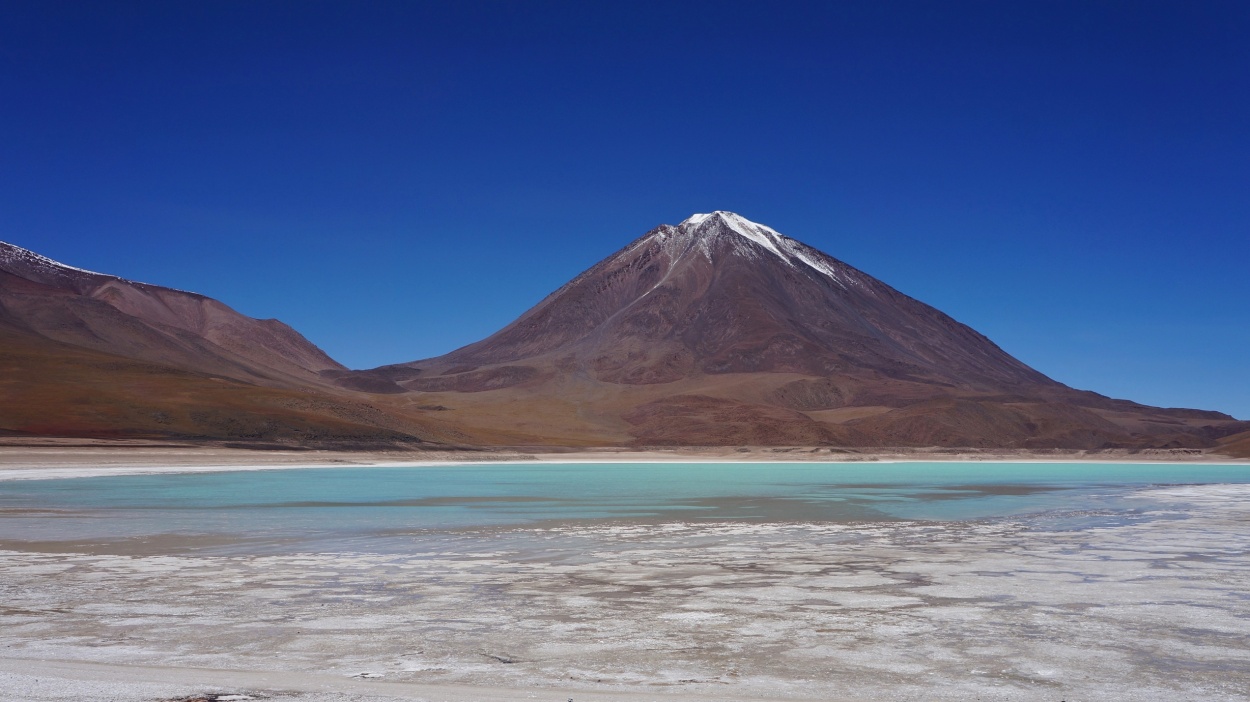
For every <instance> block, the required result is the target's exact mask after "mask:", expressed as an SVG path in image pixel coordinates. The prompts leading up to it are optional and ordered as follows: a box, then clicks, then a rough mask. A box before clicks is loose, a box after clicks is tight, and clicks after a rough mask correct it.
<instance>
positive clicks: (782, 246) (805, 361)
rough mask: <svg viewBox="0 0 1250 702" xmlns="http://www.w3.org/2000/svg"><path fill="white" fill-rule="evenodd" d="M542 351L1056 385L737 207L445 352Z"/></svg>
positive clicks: (512, 355) (583, 357)
mask: <svg viewBox="0 0 1250 702" xmlns="http://www.w3.org/2000/svg"><path fill="white" fill-rule="evenodd" d="M540 358H546V359H548V360H550V361H551V362H553V363H556V364H558V365H559V366H560V367H562V368H564V369H576V371H577V372H580V373H584V374H586V375H588V376H589V377H592V378H594V379H596V380H599V381H603V382H609V383H624V384H650V383H670V382H674V381H676V380H679V379H681V378H688V377H692V376H695V375H700V374H705V375H719V374H726V373H749V372H770V373H800V374H804V375H814V376H822V377H823V376H831V375H835V374H836V375H840V376H843V377H846V378H851V377H854V378H863V379H870V378H872V379H875V378H894V379H899V380H907V381H914V382H919V383H926V384H930V383H936V384H942V385H949V386H955V387H962V388H969V389H980V390H984V391H994V392H1002V391H1008V390H1009V391H1012V392H1015V391H1017V389H1018V388H1020V387H1028V386H1052V385H1055V383H1053V382H1052V381H1050V380H1049V379H1047V378H1046V377H1045V376H1043V375H1041V374H1039V373H1037V372H1035V371H1033V370H1031V369H1029V368H1028V367H1027V366H1025V365H1024V364H1022V363H1020V362H1019V361H1017V360H1015V359H1014V358H1012V357H1011V356H1009V355H1007V354H1006V353H1004V352H1003V351H1002V350H1001V349H999V348H998V347H997V346H995V345H994V344H993V343H991V342H990V341H989V340H988V339H986V338H985V337H984V336H981V335H980V334H978V333H976V332H975V331H973V330H972V329H970V328H968V327H966V326H964V325H962V324H959V323H958V322H956V321H955V320H953V319H951V318H950V317H948V316H946V315H944V314H942V313H941V312H939V311H937V310H935V309H933V308H932V307H929V306H928V305H925V304H923V303H920V302H918V301H916V300H913V299H912V298H910V297H907V296H906V295H903V294H902V293H900V292H898V291H897V290H894V289H893V288H891V287H890V286H888V285H886V284H884V283H882V282H881V281H879V280H877V279H876V278H873V277H872V276H870V275H867V274H866V273H863V272H861V271H858V270H856V269H854V268H852V267H851V266H848V265H847V264H845V263H843V262H841V261H839V260H837V259H835V258H832V257H830V256H828V255H826V254H824V253H822V252H820V251H818V250H816V249H814V248H812V247H810V246H807V245H806V244H803V243H800V242H798V241H796V240H794V239H791V238H789V237H787V236H784V235H782V234H779V233H778V232H777V231H775V230H773V229H771V228H770V227H766V226H764V225H761V224H756V223H755V222H752V221H750V220H748V219H746V218H744V217H741V216H739V215H736V214H733V213H731V212H713V213H711V214H696V215H693V216H691V217H690V218H688V219H686V220H685V221H684V222H682V223H681V224H679V225H677V226H675V227H674V226H669V225H662V226H660V227H657V228H656V229H653V230H652V231H650V232H648V233H647V234H645V235H643V236H642V237H641V238H639V239H637V240H635V241H634V242H633V243H631V244H630V245H629V246H626V247H625V248H624V249H622V250H621V251H619V252H617V253H616V254H614V255H612V256H609V257H608V258H607V259H605V260H603V261H602V262H600V263H599V264H598V265H596V266H594V267H593V268H591V269H590V270H588V271H586V272H585V273H583V274H581V275H579V276H577V277H576V278H574V279H573V280H572V281H571V282H569V283H568V284H567V285H565V286H564V287H562V288H560V289H559V290H557V291H556V292H554V293H552V294H551V295H550V296H548V297H547V298H546V299H545V300H543V301H542V302H540V303H539V304H538V305H536V306H535V307H534V308H533V309H531V310H529V311H528V312H526V313H525V314H523V315H522V316H521V317H520V318H519V319H518V320H516V321H515V322H514V323H512V324H510V325H509V326H507V327H506V328H504V329H503V330H501V331H500V332H499V333H497V334H494V335H492V336H491V337H489V338H487V339H485V340H483V341H480V342H478V343H476V344H472V345H470V346H467V347H465V348H462V349H459V350H457V351H454V352H452V353H451V354H448V355H447V356H445V357H444V361H445V362H447V363H453V364H456V365H460V366H463V365H470V364H471V365H479V366H480V365H487V364H499V363H520V362H527V363H533V362H535V361H536V360H538V359H540Z"/></svg>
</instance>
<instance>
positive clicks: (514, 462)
mask: <svg viewBox="0 0 1250 702" xmlns="http://www.w3.org/2000/svg"><path fill="white" fill-rule="evenodd" d="M145 458H148V459H150V460H149V461H148V462H145V463H137V462H136V463H120V464H115V465H98V464H96V463H93V462H79V461H66V462H64V463H54V462H45V463H29V464H17V465H5V463H6V461H5V460H4V459H5V456H4V455H3V452H0V482H7V481H18V480H65V479H74V478H98V477H111V476H124V475H179V474H197V473H233V472H243V471H249V472H250V471H260V470H309V469H323V468H324V469H329V468H339V469H349V468H442V467H472V466H503V465H507V466H538V465H569V464H634V463H669V464H701V463H735V464H743V465H771V464H778V463H813V464H839V465H859V464H863V463H873V464H883V463H884V464H899V463H939V464H940V463H959V464H968V463H1008V464H1020V465H1045V464H1073V463H1108V464H1115V465H1143V466H1145V465H1159V464H1162V465H1202V466H1245V467H1246V468H1247V471H1250V461H1238V460H1235V459H1229V460H1220V461H1217V460H1201V461H1194V460H1166V459H1154V460H1143V459H1140V458H1137V459H1134V458H1131V457H1124V458H1094V457H1089V458H1040V457H1037V458H1006V457H988V458H971V459H969V458H954V457H942V458H937V457H925V458H900V457H888V458H884V457H883V458H876V457H871V456H868V457H865V458H863V459H859V460H835V459H826V460H812V459H806V460H794V459H789V460H787V459H786V458H784V457H778V458H775V459H771V460H763V459H734V458H731V457H724V456H704V457H699V456H681V457H664V458H661V457H653V456H646V455H636V454H623V455H621V456H618V457H611V458H608V457H599V456H586V457H583V458H548V457H543V458H538V457H534V458H523V457H516V458H503V459H499V460H485V461H481V460H479V461H473V460H426V461H368V460H365V461H355V460H353V461H311V462H304V463H282V462H271V463H265V462H259V461H258V462H254V463H205V464H182V465H175V464H168V463H160V462H159V460H151V459H155V457H154V456H150V455H149V456H145Z"/></svg>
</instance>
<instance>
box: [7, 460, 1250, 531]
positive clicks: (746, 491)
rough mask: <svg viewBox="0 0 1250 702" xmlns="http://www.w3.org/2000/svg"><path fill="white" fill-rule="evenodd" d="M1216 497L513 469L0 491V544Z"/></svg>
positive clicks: (1130, 505) (957, 480)
mask: <svg viewBox="0 0 1250 702" xmlns="http://www.w3.org/2000/svg"><path fill="white" fill-rule="evenodd" d="M1204 483H1250V466H1248V465H1215V464H1201V463H1188V464H1162V463H1147V464H1113V463H991V462H975V463H953V462H940V463H877V462H858V463H587V464H577V463H561V464H543V463H508V464H479V465H457V466H446V467H443V466H435V467H429V466H420V467H417V466H413V467H368V468H361V467H356V468H307V469H285V470H253V471H231V472H217V473H187V474H163V475H124V476H110V477H93V478H72V479H58V480H23V481H7V482H0V542H3V545H5V546H7V547H10V548H14V547H21V546H22V544H28V545H30V546H31V547H34V546H35V545H36V544H42V545H43V546H42V547H48V546H49V545H55V544H56V543H64V544H65V545H66V547H67V548H68V547H71V546H72V545H74V544H82V543H93V544H108V543H125V542H128V541H129V542H142V541H145V540H150V539H152V538H154V537H162V536H164V537H180V538H181V539H182V542H181V547H182V548H185V549H187V550H207V551H217V552H221V551H226V552H228V551H231V550H246V551H300V550H339V549H349V550H369V551H395V550H399V551H402V550H403V548H404V544H405V543H410V542H411V540H412V539H413V538H414V537H424V538H429V537H432V536H435V535H438V534H442V535H452V534H464V533H466V532H468V531H473V530H479V531H480V530H482V529H499V528H514V527H518V526H542V525H544V524H552V523H568V522H588V521H590V522H593V521H624V522H634V523H638V522H656V523H658V522H678V521H680V522H716V521H755V522H872V521H898V520H933V521H951V520H954V521H963V520H975V519H1002V518H1029V519H1046V520H1048V524H1049V526H1051V527H1052V528H1055V527H1058V528H1077V529H1079V528H1088V527H1091V526H1098V525H1100V524H1117V523H1123V522H1125V521H1126V520H1134V519H1141V518H1145V517H1143V514H1144V513H1145V511H1144V505H1143V500H1142V499H1140V498H1138V497H1136V496H1135V495H1134V493H1135V491H1136V490H1138V489H1139V488H1141V487H1145V486H1150V485H1173V484H1204ZM1149 513H1150V514H1151V515H1153V516H1151V517H1150V518H1160V517H1159V515H1160V514H1165V513H1166V510H1163V511H1161V510H1160V509H1159V506H1158V505H1157V504H1155V505H1152V506H1151V509H1150V510H1149Z"/></svg>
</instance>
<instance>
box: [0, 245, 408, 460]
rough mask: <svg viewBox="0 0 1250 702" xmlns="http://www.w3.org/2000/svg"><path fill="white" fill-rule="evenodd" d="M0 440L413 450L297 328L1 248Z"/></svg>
mask: <svg viewBox="0 0 1250 702" xmlns="http://www.w3.org/2000/svg"><path fill="white" fill-rule="evenodd" d="M0 368H3V373H2V375H0V380H2V381H3V382H2V384H0V400H2V401H0V434H3V433H9V434H36V435H62V436H105V437H108V436H119V437H120V436H125V437H134V436H140V437H180V438H191V439H219V440H231V441H250V442H257V441H275V440H277V441H287V442H293V443H300V444H325V445H344V444H350V443H362V442H363V443H366V444H371V445H376V444H379V443H388V442H400V443H403V444H414V443H420V442H422V440H423V437H424V436H425V435H426V432H423V431H422V428H421V426H420V424H419V422H414V421H412V420H411V419H410V418H407V417H403V416H399V415H396V414H395V413H394V412H384V411H382V410H379V409H378V408H376V407H373V406H371V405H370V404H369V403H368V402H367V401H363V400H361V399H358V398H353V397H348V396H347V395H348V393H345V392H344V391H342V390H341V389H338V388H330V387H324V386H323V384H322V383H323V381H322V376H321V373H322V372H326V371H338V370H343V366H342V365H340V364H339V363H337V362H336V361H334V360H333V359H331V358H330V357H329V356H327V355H326V354H325V353H324V352H323V351H322V350H321V349H319V348H317V347H316V346H315V345H313V344H312V343H311V342H309V341H308V340H307V339H305V338H304V337H303V336H301V335H300V334H299V333H298V332H296V331H295V330H294V329H291V328H290V327H288V326H287V325H285V324H283V323H281V322H279V321H277V320H273V319H270V320H257V319H252V318H251V317H247V316H244V315H241V314H239V313H238V312H235V311H234V310H232V309H230V308H229V307H227V306H226V305H224V304H222V303H220V302H218V301H216V300H213V299H211V298H208V297H204V296H203V295H197V294H195V293H189V292H184V291H181V290H174V289H172V288H166V287H161V286H158V285H148V284H145V283H137V282H134V281H130V280H125V279H123V278H118V277H116V276H111V275H105V274H102V273H94V272H91V271H85V270H82V269H79V268H74V267H72V266H67V265H64V264H61V263H58V262H56V261H53V260H51V259H49V258H46V257H44V256H41V255H39V254H37V253H34V252H32V251H29V250H27V249H23V248H21V247H18V246H14V245H12V244H8V243H4V242H0Z"/></svg>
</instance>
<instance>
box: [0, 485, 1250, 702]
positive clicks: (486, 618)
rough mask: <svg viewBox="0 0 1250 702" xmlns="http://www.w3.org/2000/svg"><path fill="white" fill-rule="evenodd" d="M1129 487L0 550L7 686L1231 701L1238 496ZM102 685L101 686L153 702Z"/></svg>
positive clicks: (21, 696) (1207, 489)
mask: <svg viewBox="0 0 1250 702" xmlns="http://www.w3.org/2000/svg"><path fill="white" fill-rule="evenodd" d="M1139 497H1140V498H1141V501H1142V505H1143V509H1144V510H1145V511H1146V514H1147V515H1148V516H1149V514H1151V513H1152V512H1151V510H1154V511H1155V512H1158V513H1159V514H1160V515H1164V514H1165V513H1166V515H1167V516H1169V517H1170V518H1168V519H1150V518H1145V519H1140V520H1137V521H1134V522H1132V523H1125V524H1120V525H1113V526H1103V527H1098V528H1088V529H1062V530H1059V529H1054V528H1052V527H1053V525H1054V521H1053V520H1050V519H1047V518H1038V519H1014V520H993V521H982V522H953V523H947V524H943V525H940V526H937V525H934V524H932V523H914V522H911V523H909V522H901V523H898V522H896V523H875V524H864V525H845V524H811V525H803V524H745V525H744V524H741V523H713V524H667V525H662V526H643V525H571V526H564V527H554V528H501V529H496V530H479V531H476V532H473V533H472V534H469V535H465V534H457V535H444V536H430V537H422V539H418V540H415V541H414V543H413V549H412V551H411V552H410V553H408V554H405V555H394V554H368V553H354V554H296V555H256V556H231V557H224V556H195V557H176V556H167V555H165V556H117V555H91V554H49V553H28V552H13V551H10V552H4V553H2V554H0V602H2V603H3V604H2V605H0V607H2V609H0V617H2V618H0V622H3V627H2V628H0V645H2V646H3V654H0V657H2V658H0V663H4V665H0V699H3V700H51V699H81V698H82V697H81V695H80V696H77V697H76V696H75V695H79V693H80V692H81V690H79V688H73V689H74V690H76V692H74V693H73V694H69V693H67V694H65V695H61V696H57V695H58V693H55V690H54V688H49V687H46V685H45V686H41V685H40V684H38V683H32V682H31V680H32V679H35V678H37V677H38V676H34V677H32V676H31V675H29V672H30V670H35V669H38V666H39V665H41V663H39V661H40V660H42V659H47V660H73V661H88V662H98V663H126V664H128V665H152V666H176V667H183V668H186V669H191V668H221V669H240V668H242V669H264V670H272V671H291V672H301V671H302V672H306V673H308V674H328V675H334V676H337V677H338V678H340V679H348V678H353V679H355V680H357V681H366V682H363V683H362V684H368V685H370V686H371V692H369V693H368V694H369V695H378V696H379V697H376V699H383V698H385V697H384V696H385V695H386V694H387V693H386V692H385V686H388V685H392V684H394V683H402V682H413V683H437V684H463V685H486V686H496V687H505V688H512V689H522V688H531V687H534V686H537V687H545V688H549V689H560V688H562V686H568V688H572V689H578V690H585V691H589V692H595V691H599V692H601V693H603V692H611V693H619V694H627V693H631V692H639V691H656V692H670V693H681V694H691V695H694V694H703V695H707V696H710V697H709V699H710V698H713V697H715V698H721V699H727V698H730V697H734V696H742V697H751V696H764V697H774V698H804V697H806V698H823V699H828V698H830V697H845V698H849V699H892V700H908V699H913V700H922V699H923V700H966V699H975V698H977V697H979V698H980V699H983V700H1058V699H1127V698H1128V697H1132V698H1133V699H1138V700H1176V699H1204V700H1244V699H1247V698H1248V697H1250V672H1248V671H1250V644H1248V642H1250V599H1248V598H1247V595H1246V593H1247V592H1250V552H1248V551H1247V544H1250V486H1244V485H1243V486H1192V487H1184V488H1166V489H1154V490H1145V491H1142V492H1140V493H1139ZM19 664H20V665H26V666H27V669H26V670H24V671H22V670H18V669H17V667H16V666H18V665H19ZM362 671H364V672H362ZM353 676H354V677H353ZM119 685H120V686H118V687H115V688H109V694H110V695H111V698H113V699H117V700H152V699H162V698H161V697H157V696H155V694H156V693H154V692H153V690H157V689H158V688H156V687H152V686H151V685H148V686H144V685H141V684H139V683H137V682H136V683H134V684H133V685H130V686H127V685H125V684H119ZM55 689H61V688H55ZM65 689H69V688H65ZM49 690H53V691H52V692H50V691H49ZM159 690H160V694H164V691H165V689H164V688H159ZM193 692H194V690H191V691H185V694H191V693H193ZM589 692H588V694H589ZM249 694H251V693H249ZM316 694H321V693H316ZM325 694H326V695H328V694H329V693H325ZM310 695H313V696H310ZM362 695H363V693H362ZM299 697H300V698H301V699H304V698H307V699H314V698H316V699H322V698H324V699H365V697H364V696H356V697H353V696H351V695H348V696H345V697H332V696H328V697H315V695H314V693H313V692H308V693H306V694H301V695H299ZM170 698H172V697H170V696H168V695H166V697H164V698H163V699H170ZM603 699H607V698H603Z"/></svg>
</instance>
